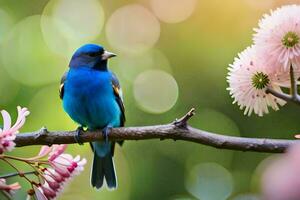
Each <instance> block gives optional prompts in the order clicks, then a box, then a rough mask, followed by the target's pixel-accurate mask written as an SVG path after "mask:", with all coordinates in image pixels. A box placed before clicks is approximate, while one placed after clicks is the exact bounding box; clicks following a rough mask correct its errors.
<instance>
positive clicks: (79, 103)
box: [63, 44, 124, 189]
mask: <svg viewBox="0 0 300 200" xmlns="http://www.w3.org/2000/svg"><path fill="white" fill-rule="evenodd" d="M97 52H98V53H99V56H98V55H97ZM103 53H104V50H103V48H102V47H101V46H98V45H91V44H90V45H85V46H83V47H81V48H79V49H78V50H77V51H76V52H75V54H74V55H73V57H72V59H71V61H70V69H69V71H68V73H67V75H66V77H64V82H63V91H64V93H63V107H64V110H65V111H66V112H67V113H68V114H69V116H70V117H71V118H72V119H73V120H74V121H75V122H77V123H78V124H80V125H82V126H84V127H88V129H90V130H93V129H103V128H106V127H119V126H121V125H123V124H124V121H122V117H121V116H124V113H123V108H121V107H120V104H119V102H118V101H117V100H116V96H115V95H116V94H115V92H114V89H113V87H112V80H113V79H115V78H116V77H115V76H114V74H113V73H112V72H110V71H109V70H108V69H107V61H106V60H101V54H103ZM91 146H92V149H93V151H94V160H93V167H92V173H91V184H92V186H93V187H96V188H97V189H98V188H101V187H102V185H103V182H104V178H105V180H106V183H107V186H108V187H109V188H116V187H117V179H116V174H115V170H114V163H113V159H112V157H113V148H114V143H112V142H93V143H92V144H91Z"/></svg>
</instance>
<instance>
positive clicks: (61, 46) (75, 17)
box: [41, 0, 104, 55]
mask: <svg viewBox="0 0 300 200" xmlns="http://www.w3.org/2000/svg"><path fill="white" fill-rule="evenodd" d="M103 25H104V10H103V8H102V5H101V4H100V2H99V1H98V0H76V1H72V0H52V1H49V3H48V4H47V5H46V7H45V9H44V11H43V15H42V20H41V27H42V31H43V35H44V37H45V40H46V42H47V44H48V46H49V47H50V48H51V50H52V51H54V52H56V53H60V54H62V55H66V54H67V55H68V54H70V53H71V52H72V51H74V49H75V48H77V47H78V46H79V45H81V44H83V43H88V42H90V41H92V40H94V39H96V38H97V37H98V36H99V34H100V33H101V30H102V28H103Z"/></svg>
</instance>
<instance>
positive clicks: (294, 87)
mask: <svg viewBox="0 0 300 200" xmlns="http://www.w3.org/2000/svg"><path fill="white" fill-rule="evenodd" d="M290 79H291V89H290V93H291V96H292V98H293V99H294V100H298V101H299V97H298V86H297V80H296V79H295V74H294V68H293V66H292V65H291V66H290Z"/></svg>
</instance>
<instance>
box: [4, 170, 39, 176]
mask: <svg viewBox="0 0 300 200" xmlns="http://www.w3.org/2000/svg"><path fill="white" fill-rule="evenodd" d="M35 173H36V171H29V172H23V173H22V175H29V174H35ZM14 176H20V173H19V172H12V173H9V174H3V175H0V178H11V177H14Z"/></svg>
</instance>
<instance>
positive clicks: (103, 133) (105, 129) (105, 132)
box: [102, 126, 112, 143]
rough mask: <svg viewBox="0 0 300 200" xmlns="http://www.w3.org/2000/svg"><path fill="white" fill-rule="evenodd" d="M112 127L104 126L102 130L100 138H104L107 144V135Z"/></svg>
mask: <svg viewBox="0 0 300 200" xmlns="http://www.w3.org/2000/svg"><path fill="white" fill-rule="evenodd" d="M111 129H112V127H111V126H106V127H105V128H104V129H103V130H102V136H103V138H104V141H105V143H108V135H109V133H110V131H111Z"/></svg>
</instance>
